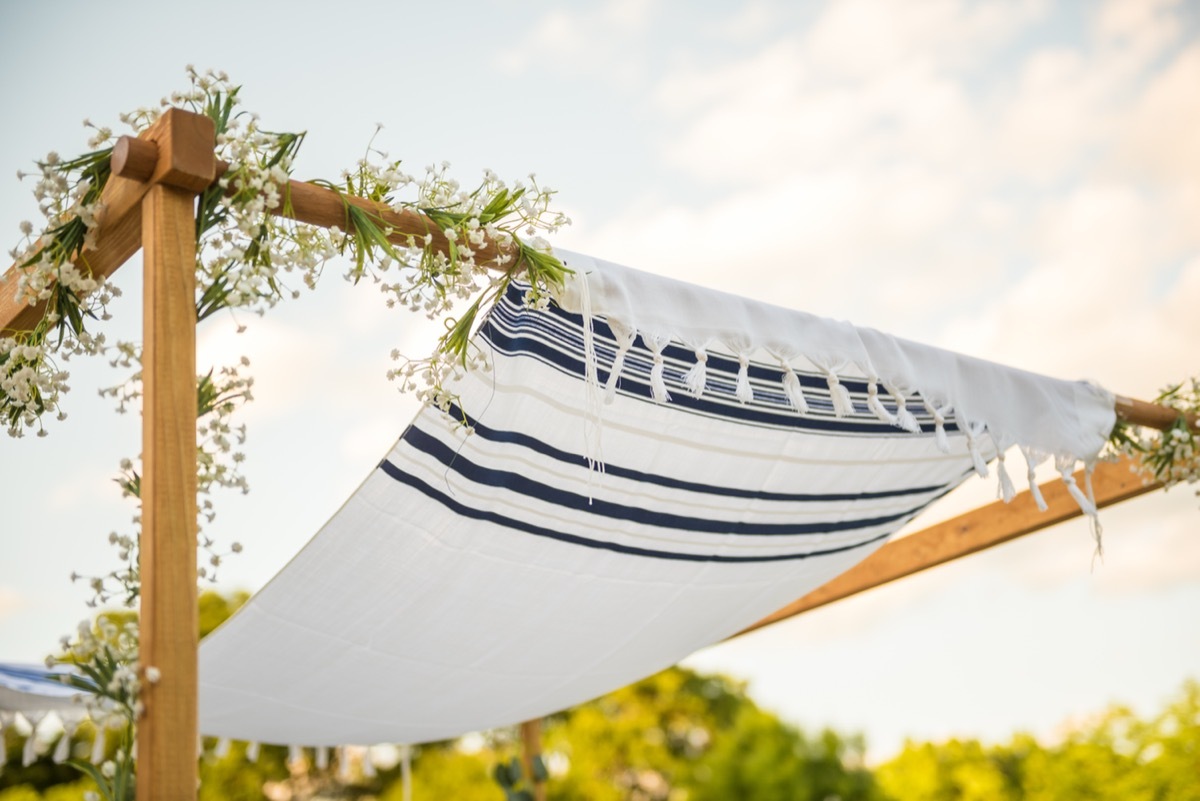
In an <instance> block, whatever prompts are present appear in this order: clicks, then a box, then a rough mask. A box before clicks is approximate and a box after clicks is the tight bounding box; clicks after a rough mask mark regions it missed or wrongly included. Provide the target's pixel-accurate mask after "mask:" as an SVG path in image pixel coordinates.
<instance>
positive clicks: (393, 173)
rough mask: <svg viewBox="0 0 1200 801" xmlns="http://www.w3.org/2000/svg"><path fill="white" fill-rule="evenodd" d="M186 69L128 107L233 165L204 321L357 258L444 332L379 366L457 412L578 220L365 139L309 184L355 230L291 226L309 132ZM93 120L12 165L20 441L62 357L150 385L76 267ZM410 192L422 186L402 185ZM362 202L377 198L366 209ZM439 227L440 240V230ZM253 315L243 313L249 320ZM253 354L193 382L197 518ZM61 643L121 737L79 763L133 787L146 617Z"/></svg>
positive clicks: (114, 616)
mask: <svg viewBox="0 0 1200 801" xmlns="http://www.w3.org/2000/svg"><path fill="white" fill-rule="evenodd" d="M187 71H188V76H189V78H190V81H191V87H190V89H189V90H188V91H185V92H177V93H175V94H172V95H171V96H170V97H168V98H164V99H163V100H162V101H161V103H160V104H159V106H158V107H149V108H139V109H137V110H136V111H133V112H131V113H128V114H123V115H121V117H120V119H121V122H122V123H124V124H125V125H126V126H128V127H129V129H130V130H131V132H132V133H133V134H134V135H136V134H138V133H141V132H142V131H144V130H145V129H146V128H147V127H149V126H150V125H151V124H153V123H154V122H155V121H156V120H157V119H158V117H159V116H160V115H161V113H162V111H163V109H165V108H167V107H172V106H174V107H181V108H185V109H188V110H191V111H193V112H196V113H200V114H204V115H206V116H208V117H209V118H210V119H212V120H213V123H214V126H215V129H216V156H217V158H218V159H220V160H222V161H224V162H226V163H227V164H228V165H229V166H228V169H227V170H226V171H225V172H224V174H223V175H222V176H221V177H220V179H219V181H217V182H216V183H215V184H214V185H213V186H211V187H209V188H208V189H207V190H205V191H204V192H203V193H201V194H200V195H199V198H198V202H197V219H196V231H197V251H196V284H197V291H196V319H197V321H203V320H205V319H208V318H209V317H212V316H213V315H215V314H217V313H219V312H221V311H224V310H248V311H252V312H254V313H257V314H262V313H264V312H265V311H266V310H267V309H269V308H271V307H273V306H275V305H276V304H277V303H278V302H280V301H281V300H284V299H286V298H292V297H297V296H298V295H299V293H300V290H299V288H298V285H299V284H303V285H304V286H306V287H308V288H310V289H311V288H315V287H316V285H317V283H318V281H319V280H320V279H321V277H322V275H323V272H324V268H325V266H326V264H327V263H328V262H329V260H330V259H332V258H334V257H338V256H343V257H346V258H347V260H348V263H349V265H350V266H349V268H348V270H347V271H346V273H345V276H344V277H345V278H346V280H348V281H350V282H352V283H355V284H358V283H360V282H361V281H362V280H363V279H364V278H368V279H370V280H371V282H372V283H373V284H375V285H376V286H377V287H378V288H379V290H380V291H381V292H382V293H383V294H384V295H385V296H386V302H387V305H388V306H389V307H394V306H397V305H399V306H401V307H403V308H405V309H408V310H410V311H421V312H424V313H425V314H426V315H427V316H428V317H429V318H430V319H442V320H443V321H444V325H445V327H446V333H445V334H444V335H443V336H442V337H441V339H440V340H439V343H438V347H437V350H436V351H435V352H434V354H433V355H431V356H430V357H428V358H424V359H406V358H405V357H403V356H402V355H401V354H400V353H399V352H398V351H392V359H393V360H403V363H402V364H401V365H399V366H397V367H394V368H392V369H390V370H388V371H387V376H388V378H389V379H390V380H395V379H397V378H399V379H401V381H400V388H401V390H402V391H415V392H416V393H417V395H418V397H419V398H420V399H421V400H422V401H424V402H425V403H429V404H433V405H437V406H438V407H440V408H442V409H443V410H448V409H449V408H450V405H451V404H452V403H454V402H455V401H456V400H457V398H455V397H454V396H453V395H452V394H450V393H449V392H448V391H447V390H446V389H445V387H446V386H447V385H448V384H449V382H450V380H451V379H452V378H453V377H455V376H457V375H459V374H460V373H461V372H462V371H464V370H467V369H470V368H472V367H474V366H477V365H483V364H486V360H485V359H484V358H483V356H482V354H478V353H473V352H472V349H471V346H470V336H471V334H472V332H473V330H474V328H475V326H476V324H477V322H478V321H480V320H481V319H482V318H483V317H484V316H485V315H486V311H487V310H488V309H489V308H490V307H491V305H492V304H493V303H494V302H495V301H496V300H497V299H498V298H499V297H501V296H502V295H503V294H504V292H505V290H506V289H507V288H508V286H509V284H510V283H511V281H512V280H513V278H514V276H515V275H516V274H517V272H518V271H519V272H521V273H523V279H524V280H526V281H528V282H529V283H530V285H531V288H530V289H529V291H528V292H527V294H526V302H527V303H529V304H531V305H534V306H544V305H545V304H546V303H547V302H548V301H549V297H550V292H551V291H552V290H553V289H555V288H559V287H561V286H562V283H563V281H564V279H565V277H566V275H567V274H568V272H569V271H568V270H567V269H566V267H565V266H564V265H563V264H562V263H561V262H560V261H559V260H558V259H556V258H555V257H554V256H553V255H552V254H551V252H550V248H549V245H548V244H547V243H546V241H545V240H544V239H542V238H541V236H540V235H541V234H544V233H545V234H549V233H553V232H555V231H556V230H558V228H559V227H561V226H563V225H567V224H569V223H570V220H569V219H567V218H566V217H565V216H564V215H563V214H561V213H558V212H555V211H553V210H551V207H550V200H551V197H552V196H553V194H554V192H553V191H552V190H551V189H549V188H548V187H544V186H541V185H539V184H538V183H537V180H536V178H535V177H534V176H533V175H530V176H529V183H528V184H523V183H521V182H515V183H512V184H509V183H506V182H504V181H502V180H500V179H499V178H498V177H497V176H496V175H495V173H493V172H491V171H490V170H489V171H485V173H484V177H483V180H482V181H481V182H480V183H479V184H478V185H477V186H476V187H475V188H474V189H464V188H463V187H462V185H460V183H459V182H458V181H457V180H455V179H453V178H452V177H450V176H449V174H448V168H449V165H448V164H447V163H445V162H443V163H442V164H441V165H440V166H436V165H435V166H430V167H427V168H426V169H425V171H424V174H423V175H422V176H421V177H419V178H417V177H414V176H412V175H409V174H407V173H406V172H404V171H403V170H402V169H401V165H400V162H399V161H394V160H389V159H388V156H387V154H386V153H383V152H381V151H379V150H377V149H375V148H374V138H375V137H372V139H371V142H370V143H369V144H368V147H367V151H366V153H365V154H364V156H363V157H362V158H361V159H359V160H358V162H357V163H356V165H355V166H354V168H353V169H350V170H346V171H344V172H343V174H342V176H341V179H340V180H339V181H338V182H330V181H320V182H317V183H319V184H321V185H323V186H326V187H328V188H331V189H334V190H336V191H338V192H339V193H340V194H341V196H342V199H343V204H344V208H345V210H346V219H347V226H346V227H347V230H346V231H342V230H339V229H337V228H333V229H324V228H320V227H316V226H310V225H306V224H303V223H299V222H296V221H294V220H291V219H289V215H288V211H289V209H288V206H289V190H288V182H289V181H290V179H291V174H292V170H293V165H294V160H295V157H296V155H297V153H298V151H299V149H300V146H301V145H302V143H303V141H304V134H303V133H277V132H271V131H267V130H265V129H264V128H263V127H262V126H261V124H260V121H259V118H258V117H257V116H256V115H254V114H251V113H248V112H246V111H243V110H241V109H240V97H239V93H240V87H237V86H235V85H234V84H232V83H231V82H230V80H229V77H228V76H227V75H226V74H225V73H223V72H221V73H214V72H205V73H200V72H198V71H196V70H195V69H194V68H193V67H190V66H189V67H188V70H187ZM84 124H85V126H87V127H89V128H91V129H93V130H94V134H93V135H92V136H91V139H90V141H89V147H90V148H92V150H91V152H89V153H86V154H84V155H82V156H79V157H78V158H74V159H67V160H64V159H62V158H61V157H59V156H58V155H57V154H55V153H50V154H48V155H47V156H46V157H45V159H43V160H42V161H39V162H37V168H38V170H37V172H36V173H31V174H30V175H25V174H21V173H19V174H18V178H20V179H22V180H23V179H25V178H27V177H33V178H34V179H35V181H34V196H35V198H36V199H37V201H38V207H39V210H40V212H41V213H42V215H43V216H44V217H45V224H44V226H43V227H42V228H43V231H42V233H40V234H38V235H37V236H35V235H34V232H35V226H34V225H33V224H32V223H30V222H23V223H21V225H20V230H21V234H22V240H21V242H20V243H19V244H18V246H17V247H16V248H14V249H13V250H12V251H11V252H10V255H11V257H12V258H13V259H14V261H15V264H16V273H17V279H16V280H17V286H16V299H17V301H18V302H27V303H29V304H30V305H35V304H37V303H40V302H44V303H45V312H44V313H43V315H42V317H41V319H40V320H38V322H37V323H36V324H35V325H34V326H33V327H32V328H30V329H28V330H22V331H16V332H9V335H8V336H3V337H0V418H2V419H3V421H4V424H5V426H6V429H7V431H8V433H9V435H10V436H14V437H20V436H23V435H24V434H25V433H26V432H27V431H31V430H36V433H37V435H38V436H46V434H47V429H46V427H45V425H44V420H45V418H46V417H47V415H53V416H55V417H57V418H58V419H63V418H65V417H66V414H65V411H64V410H63V408H62V401H63V396H64V395H65V394H66V393H67V392H68V390H69V385H68V384H67V381H68V379H69V374H68V372H67V371H66V370H65V369H62V365H61V364H60V362H66V361H69V360H70V358H71V357H73V356H77V355H102V356H105V357H106V358H108V360H109V361H110V363H111V364H112V365H113V366H114V367H119V368H124V369H127V370H129V371H131V373H130V374H129V376H128V378H127V379H126V380H124V381H122V382H121V383H119V384H117V385H116V386H113V387H108V388H105V389H102V390H101V395H102V396H105V397H109V398H111V399H112V400H114V401H115V403H116V407H117V411H118V412H125V411H127V410H128V408H129V407H130V406H131V404H132V405H134V406H136V403H137V401H138V399H139V398H140V397H141V394H142V387H141V372H140V367H141V355H142V351H141V346H140V344H139V343H134V342H116V343H112V344H110V343H109V342H108V341H107V340H106V338H105V335H104V333H103V332H97V331H94V330H93V323H94V321H103V320H106V319H108V318H109V312H108V306H109V304H110V303H111V302H112V300H113V299H114V298H116V297H118V296H119V295H120V292H119V290H118V289H117V288H116V287H115V286H112V285H110V284H109V283H108V282H107V281H105V280H104V279H103V278H102V277H97V276H93V275H91V274H90V272H89V271H88V270H87V269H86V267H85V268H84V269H80V266H79V265H84V264H85V263H86V253H87V251H88V250H90V249H92V248H93V247H94V246H95V239H96V234H97V225H96V221H97V217H98V215H99V214H100V213H101V210H102V204H101V198H102V195H103V191H104V187H105V186H106V185H107V182H108V180H109V178H110V176H111V159H112V152H113V151H112V147H111V146H110V145H109V143H110V142H111V141H112V138H113V132H112V130H111V129H110V128H107V127H97V126H95V125H93V124H92V123H91V122H89V121H85V123H84ZM379 128H382V126H379V127H377V129H376V132H375V133H376V135H377V134H378V132H379ZM406 191H407V192H409V193H411V194H414V195H415V197H413V198H412V199H405V198H403V197H402V196H401V193H402V192H406ZM352 198H355V199H362V200H366V201H370V203H369V204H356V203H353V202H351V199H352ZM363 205H366V206H367V207H368V208H366V209H364V208H363ZM371 208H386V209H390V210H392V211H394V212H414V211H415V212H417V213H419V214H421V215H423V216H424V218H425V219H426V220H428V221H429V224H430V232H429V233H428V234H427V235H426V236H424V237H417V236H407V237H401V238H399V241H396V240H397V237H396V236H395V232H394V231H393V230H392V229H391V228H390V227H389V226H388V224H387V223H386V221H385V220H384V219H383V216H382V215H381V214H380V213H378V212H375V211H371V210H370V209H371ZM278 212H282V213H278ZM435 232H436V233H437V234H439V235H440V236H439V237H435V236H434V233H435ZM435 238H438V239H444V242H445V246H444V247H443V248H442V249H439V248H438V247H435V244H434V240H435ZM486 247H490V250H487V251H486V252H490V253H495V254H497V255H494V256H492V257H491V258H490V259H489V260H485V259H484V258H483V256H481V255H480V254H482V253H484V252H485V248H486ZM495 268H501V269H500V270H497V269H495ZM458 302H468V304H469V305H468V306H467V308H466V310H465V311H464V312H463V313H462V314H461V315H460V316H458V317H457V318H456V317H453V316H451V315H452V313H453V310H454V307H455V304H456V303H458ZM244 328H245V326H243V325H239V326H238V330H239V332H240V331H241V330H244ZM247 367H249V361H248V360H246V359H245V358H244V357H243V358H242V359H241V360H240V362H239V363H238V364H236V365H230V366H224V367H220V368H214V369H212V370H210V371H208V372H207V373H206V374H203V375H200V376H198V377H197V412H198V415H197V418H198V420H197V445H198V479H199V481H198V487H199V493H200V496H201V498H202V501H201V504H200V515H201V518H202V522H211V521H212V520H213V518H214V514H215V512H214V506H213V503H212V500H211V499H210V498H209V497H208V496H209V494H210V492H211V490H212V489H213V488H214V487H226V488H233V489H238V490H240V491H242V492H247V491H248V489H249V487H248V484H247V482H246V478H245V476H244V475H243V473H242V471H241V465H242V463H243V459H244V455H243V454H242V452H241V451H240V450H239V447H240V446H241V445H242V444H243V443H244V442H245V437H246V429H245V426H244V425H240V426H239V425H235V424H234V422H233V417H234V415H235V413H236V411H237V410H238V408H240V406H241V405H242V404H243V403H246V402H248V401H250V400H251V399H252V387H253V378H252V377H251V376H248V375H244V374H243V371H244V369H245V368H247ZM115 480H116V482H117V484H118V485H119V486H120V487H121V489H122V492H123V493H124V494H125V495H127V496H132V497H134V498H139V497H140V492H141V477H140V474H139V473H138V470H137V467H136V465H135V463H134V461H133V460H130V459H125V460H123V461H122V462H121V470H120V474H119V475H118V477H117V478H116V479H115ZM133 522H134V526H135V528H134V532H133V533H130V534H119V533H116V532H113V533H111V534H110V535H109V538H108V539H109V542H110V543H111V544H112V545H113V546H114V547H116V548H117V552H118V557H119V561H120V566H119V567H118V568H117V569H115V570H113V571H110V572H109V573H107V574H105V575H101V576H83V575H80V574H77V573H73V574H72V580H74V581H79V580H83V581H86V582H87V584H88V585H89V586H90V588H91V590H92V592H93V597H92V598H91V600H89V601H88V605H89V606H91V607H97V606H99V605H101V604H107V603H110V602H114V601H117V602H120V603H121V604H122V605H124V606H125V607H127V608H129V609H132V608H134V607H135V606H136V604H137V600H138V597H139V595H140V574H139V571H138V543H139V534H138V527H139V526H140V522H141V521H140V516H139V515H135V516H134V518H133ZM199 548H200V549H201V550H202V551H203V554H204V558H203V559H202V560H201V566H200V568H199V571H198V573H199V574H198V577H197V578H198V580H207V581H215V580H216V574H217V569H218V568H219V567H220V565H221V564H222V561H223V559H225V558H226V557H227V556H229V555H230V554H233V553H237V552H240V551H241V545H240V544H238V543H233V544H232V545H231V546H230V548H229V550H228V551H226V552H220V551H218V550H217V548H216V544H215V543H214V542H213V541H212V540H211V539H210V538H208V537H207V536H205V535H204V534H203V532H201V535H200V539H199ZM61 645H62V651H61V653H60V654H59V655H58V656H52V657H50V658H48V659H47V662H48V664H54V663H56V662H67V663H71V664H73V665H75V666H76V668H77V669H78V671H79V675H77V676H74V677H73V678H72V679H71V682H72V684H73V685H74V686H76V687H78V688H79V689H81V690H84V691H85V692H86V693H87V699H88V700H87V704H88V706H89V709H90V711H91V713H92V716H93V718H94V720H95V721H96V723H97V732H98V734H97V736H98V737H100V736H103V734H102V732H103V731H104V729H105V728H111V729H119V730H121V732H122V736H121V741H120V746H119V747H118V748H117V749H116V752H115V754H114V755H113V757H112V758H111V759H108V760H105V761H103V762H102V764H101V765H100V766H99V767H96V766H94V765H91V764H88V763H82V762H76V763H74V764H76V766H77V767H79V769H80V770H82V771H84V772H85V773H88V774H89V775H90V776H91V777H92V778H93V780H95V781H96V783H97V785H98V787H99V789H100V791H101V794H102V795H103V797H104V798H105V799H107V800H108V801H117V799H126V798H131V797H132V793H133V786H134V762H133V753H132V743H133V738H134V730H135V724H136V721H137V719H138V718H139V716H140V714H141V704H140V702H139V701H138V689H139V686H138V665H137V660H138V629H137V623H136V618H135V616H134V615H133V613H132V612H118V613H106V614H104V615H101V616H100V617H99V618H98V619H97V621H96V622H94V623H93V622H91V621H85V622H83V623H81V624H80V625H79V627H78V629H77V631H76V633H75V635H74V636H73V637H64V638H63V640H62V643H61ZM145 672H146V680H148V681H151V682H153V681H155V680H156V679H157V676H156V675H154V674H155V669H154V668H152V667H147V668H146V671H145Z"/></svg>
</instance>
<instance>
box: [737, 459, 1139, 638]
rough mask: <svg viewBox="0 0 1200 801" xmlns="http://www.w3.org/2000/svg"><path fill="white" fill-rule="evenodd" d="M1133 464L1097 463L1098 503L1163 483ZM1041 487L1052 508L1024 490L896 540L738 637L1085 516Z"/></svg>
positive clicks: (1052, 486)
mask: <svg viewBox="0 0 1200 801" xmlns="http://www.w3.org/2000/svg"><path fill="white" fill-rule="evenodd" d="M1134 465H1135V462H1133V461H1132V460H1129V459H1122V460H1121V461H1119V462H1115V463H1107V462H1102V463H1101V464H1099V465H1097V466H1096V471H1095V473H1094V474H1093V476H1092V489H1093V492H1094V494H1095V498H1096V506H1097V507H1104V506H1111V505H1112V504H1114V503H1120V502H1121V501H1124V500H1127V499H1129V498H1134V497H1137V496H1138V495H1143V494H1145V493H1147V492H1152V491H1154V490H1156V489H1159V488H1160V487H1161V486H1162V485H1161V484H1154V483H1150V484H1146V483H1143V480H1142V477H1141V474H1139V473H1135V472H1133V470H1132V468H1133V467H1134ZM1075 479H1076V481H1077V482H1078V483H1079V486H1081V487H1082V486H1083V485H1084V475H1083V471H1082V470H1081V471H1079V472H1078V473H1076V474H1075ZM1038 488H1039V489H1040V490H1041V492H1042V496H1043V497H1044V498H1045V500H1046V504H1047V506H1048V508H1047V510H1046V511H1045V512H1041V511H1038V508H1037V504H1036V503H1034V501H1033V496H1032V494H1031V493H1030V492H1029V491H1028V490H1026V491H1024V492H1021V493H1018V494H1017V496H1016V497H1015V498H1013V500H1012V502H1011V503H1004V502H1003V501H996V502H994V503H990V504H988V505H986V506H981V507H979V508H978V509H973V510H971V511H970V512H967V513H966V514H963V515H959V516H958V517H955V518H953V519H951V520H946V521H944V522H942V523H938V524H936V525H933V526H930V527H929V528H926V529H922V530H921V531H917V532H914V533H912V534H910V535H908V536H907V537H901V538H899V539H897V540H893V541H892V542H889V543H888V544H887V545H884V546H883V547H882V548H880V549H879V550H878V551H876V552H875V553H873V554H871V555H870V556H868V557H867V558H866V559H864V560H863V561H862V562H860V563H859V564H857V565H856V566H854V567H852V568H851V569H850V570H848V571H846V572H845V573H843V574H841V575H840V576H838V577H837V578H835V579H833V580H832V581H830V582H829V583H827V584H824V585H823V586H821V587H818V588H817V589H815V590H813V591H812V592H810V593H809V594H808V595H805V596H804V597H802V598H800V599H798V600H796V601H793V602H792V603H790V604H788V605H787V606H785V607H784V608H782V609H780V610H779V611H777V612H775V613H774V614H771V615H768V616H767V617H764V618H763V619H762V620H760V621H758V622H757V623H755V624H754V625H752V626H749V627H747V628H745V629H743V630H742V631H740V632H738V633H737V634H735V635H734V636H735V637H738V636H741V635H742V634H747V633H749V632H751V631H754V630H756V629H760V628H762V627H763V626H769V625H771V624H772V623H778V622H779V621H781V620H787V619H788V618H790V617H795V616H796V615H798V614H800V613H802V612H807V611H809V610H810V609H816V608H817V607H819V606H824V605H825V604H829V603H833V602H834V601H838V600H841V599H842V598H848V597H850V596H851V595H856V594H858V593H860V592H864V591H866V590H869V589H872V588H874V587H878V586H880V585H882V584H887V583H888V582H889V581H895V580H896V579H898V578H903V577H904V576H910V575H912V574H913V573H918V572H920V571H922V570H928V569H929V568H931V567H936V566H937V565H941V564H945V563H946V562H949V561H952V560H954V559H959V558H961V557H964V556H969V555H970V554H973V553H977V552H979V551H982V550H985V549H987V548H991V547H993V546H996V545H1000V544H1001V543H1005V542H1008V541H1009V540H1013V539H1016V538H1017V537H1021V536H1024V535H1026V534H1030V533H1032V532H1034V531H1040V530H1041V529H1044V528H1048V527H1049V526H1053V525H1056V524H1058V523H1062V522H1063V521H1066V520H1071V519H1072V518H1075V517H1079V516H1080V515H1081V514H1083V512H1082V511H1080V509H1079V504H1077V503H1076V502H1075V500H1074V499H1073V498H1071V496H1070V494H1069V493H1068V492H1067V487H1066V484H1064V483H1063V482H1062V481H1061V480H1058V479H1055V480H1052V481H1047V482H1045V483H1044V484H1039V485H1038Z"/></svg>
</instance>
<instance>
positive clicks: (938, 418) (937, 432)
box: [921, 397, 953, 453]
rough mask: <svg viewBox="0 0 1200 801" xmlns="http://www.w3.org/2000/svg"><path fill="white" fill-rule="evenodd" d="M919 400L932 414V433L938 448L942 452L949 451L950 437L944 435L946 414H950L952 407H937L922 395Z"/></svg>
mask: <svg viewBox="0 0 1200 801" xmlns="http://www.w3.org/2000/svg"><path fill="white" fill-rule="evenodd" d="M921 401H922V402H923V403H924V404H925V411H927V412H929V414H930V415H932V416H933V435H934V438H935V439H936V440H937V446H938V450H939V451H941V452H942V453H949V452H950V438H949V437H947V436H946V415H948V414H950V412H951V410H952V408H953V407H951V406H949V405H947V406H942V407H940V408H939V407H938V405H937V404H936V403H933V402H931V401H929V400H927V399H925V398H924V397H922V398H921Z"/></svg>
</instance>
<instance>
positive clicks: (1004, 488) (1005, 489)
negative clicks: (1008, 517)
mask: <svg viewBox="0 0 1200 801" xmlns="http://www.w3.org/2000/svg"><path fill="white" fill-rule="evenodd" d="M996 473H997V474H998V475H999V477H1000V488H999V491H998V492H997V497H998V498H1000V500H1002V501H1004V502H1005V503H1012V499H1013V498H1015V497H1016V495H1017V488H1016V487H1014V486H1013V481H1012V478H1011V477H1010V476H1009V475H1008V470H1007V469H1005V467H1004V451H997V453H996Z"/></svg>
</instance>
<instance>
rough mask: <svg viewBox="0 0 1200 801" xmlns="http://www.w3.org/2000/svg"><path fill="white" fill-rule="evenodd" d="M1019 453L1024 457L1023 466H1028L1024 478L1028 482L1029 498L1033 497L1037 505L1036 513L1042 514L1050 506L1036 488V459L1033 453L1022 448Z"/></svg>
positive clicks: (1039, 488)
mask: <svg viewBox="0 0 1200 801" xmlns="http://www.w3.org/2000/svg"><path fill="white" fill-rule="evenodd" d="M1021 452H1022V453H1023V454H1024V455H1025V464H1026V465H1028V466H1029V471H1028V472H1027V473H1026V477H1027V478H1028V480H1029V494H1030V495H1031V496H1033V502H1034V503H1035V504H1037V508H1038V511H1039V512H1044V511H1046V510H1047V509H1049V508H1050V506H1049V504H1047V503H1046V499H1045V498H1044V497H1042V488H1041V487H1039V486H1038V481H1037V463H1038V459H1037V457H1036V456H1034V454H1033V451H1031V450H1026V449H1025V448H1022V449H1021Z"/></svg>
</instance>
